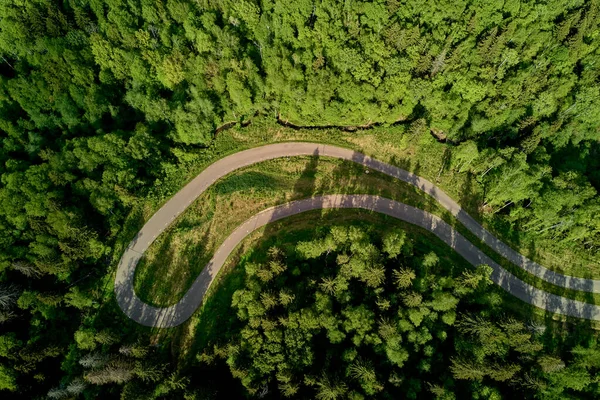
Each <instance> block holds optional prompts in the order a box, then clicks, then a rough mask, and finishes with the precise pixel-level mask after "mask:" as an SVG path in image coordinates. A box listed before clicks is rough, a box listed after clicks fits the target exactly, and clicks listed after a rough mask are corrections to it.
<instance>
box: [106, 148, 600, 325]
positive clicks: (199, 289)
mask: <svg viewBox="0 0 600 400" xmlns="http://www.w3.org/2000/svg"><path fill="white" fill-rule="evenodd" d="M301 155H314V156H326V157H334V158H339V159H343V160H348V161H353V162H355V163H358V164H361V165H364V166H366V167H368V168H369V169H372V170H376V171H379V172H382V173H384V174H386V175H389V176H391V177H394V178H397V179H399V180H401V181H404V182H407V183H409V184H411V185H413V186H415V187H417V188H418V189H420V190H422V191H423V192H425V193H426V194H428V195H429V196H431V197H433V198H434V199H435V200H437V201H438V202H439V203H440V205H441V206H442V207H444V208H445V209H446V210H448V211H449V212H450V213H451V214H452V215H454V216H455V217H456V218H457V219H458V220H459V221H460V222H461V223H462V224H463V225H464V226H465V227H466V228H467V229H468V230H469V231H471V232H472V233H473V234H475V235H476V236H477V237H478V238H479V239H480V240H482V241H483V242H485V243H486V244H487V245H488V246H490V248H492V249H493V250H494V251H496V252H497V253H498V254H500V255H501V256H503V257H504V258H506V259H508V260H509V261H511V262H512V263H514V264H515V265H517V266H519V267H521V268H523V269H524V270H525V271H527V272H529V273H531V274H533V275H535V276H537V277H539V278H542V279H543V280H545V281H548V282H550V283H552V284H554V285H557V286H560V287H564V288H568V289H574V290H580V291H585V292H593V293H600V281H598V280H591V279H585V278H578V277H571V276H566V275H562V274H560V273H557V272H554V271H551V270H548V269H547V268H545V267H543V266H541V265H539V264H537V263H535V262H533V261H531V260H529V259H528V258H527V257H525V256H523V255H521V254H520V253H518V252H516V251H515V250H513V249H512V248H510V247H509V246H507V245H506V244H504V243H503V242H501V241H500V240H499V239H497V238H496V237H495V236H493V235H492V234H491V233H490V232H488V231H487V230H486V229H484V228H483V227H482V226H481V225H480V224H479V223H478V222H477V221H475V220H474V219H473V218H472V217H471V216H470V215H468V214H467V213H466V212H465V211H464V210H463V209H462V208H461V207H460V206H459V205H458V204H457V203H456V202H455V201H454V200H452V199H451V198H450V197H449V196H448V195H447V194H446V193H444V192H443V191H442V190H441V189H439V188H438V187H437V186H435V185H434V184H433V183H431V182H429V181H428V180H426V179H424V178H421V177H419V176H417V175H415V174H413V173H411V172H408V171H405V170H403V169H401V168H398V167H395V166H393V165H390V164H386V163H384V162H382V161H378V160H376V159H373V158H371V157H368V156H366V155H364V154H361V153H358V152H355V151H353V150H349V149H345V148H341V147H336V146H329V145H323V144H317V143H303V142H286V143H278V144H272V145H266V146H262V147H257V148H253V149H249V150H245V151H241V152H239V153H235V154H232V155H230V156H227V157H225V158H222V159H221V160H219V161H217V162H215V163H213V164H211V165H210V166H209V167H207V168H206V169H205V170H204V171H202V172H201V173H200V174H199V175H198V176H196V177H195V178H194V179H193V180H192V181H191V182H190V183H188V184H187V185H186V186H185V187H184V188H183V189H181V190H180V191H179V192H178V193H177V194H175V195H174V196H173V197H172V198H171V199H170V200H169V201H167V202H166V203H165V204H164V205H163V206H162V207H161V208H160V209H159V210H158V211H157V212H156V213H155V214H154V215H153V216H152V217H151V218H150V219H149V220H148V222H146V224H145V225H144V226H143V227H142V229H141V230H140V231H139V232H138V233H137V235H136V236H135V238H134V239H133V241H132V242H131V243H130V244H129V246H128V247H127V249H126V250H125V252H124V254H123V256H122V257H121V260H120V262H119V265H118V268H117V274H116V278H115V294H116V298H117V302H118V304H119V306H120V307H121V309H122V310H123V312H124V313H125V314H126V315H127V316H128V317H130V318H131V319H133V320H135V321H136V322H138V323H140V324H142V325H145V326H151V327H161V328H167V327H173V326H177V325H179V324H181V323H183V322H185V321H186V320H187V319H188V318H189V317H190V316H191V315H192V314H193V312H194V311H195V310H196V309H197V308H198V307H199V306H200V304H201V303H202V299H203V297H204V295H205V293H206V291H207V290H208V288H209V286H210V284H211V283H212V281H213V280H214V278H215V277H216V275H217V273H218V272H219V269H220V268H221V266H222V265H223V264H224V263H225V261H226V260H227V257H228V255H229V254H230V253H231V252H232V251H233V250H234V249H235V247H236V246H237V245H238V244H239V243H240V242H241V241H242V240H243V239H244V238H245V237H246V236H247V235H248V234H250V233H251V232H252V231H254V230H256V229H259V228H260V227H262V226H264V225H266V224H268V223H270V222H273V221H277V220H279V219H282V218H285V217H288V216H292V215H294V214H298V213H301V212H305V211H309V210H316V209H324V208H361V209H366V210H371V211H375V212H379V213H382V214H386V215H389V216H391V217H394V218H397V219H400V220H403V221H406V222H409V223H411V224H414V225H417V226H420V227H422V228H424V229H427V230H428V231H430V232H432V233H433V234H435V235H436V236H437V237H439V238H440V239H441V240H442V241H444V242H445V243H446V244H448V245H449V246H450V247H451V248H452V249H454V250H455V251H456V252H457V253H459V254H460V255H461V256H463V257H464V258H465V259H466V260H467V261H468V262H469V263H471V264H472V265H479V264H488V265H489V266H491V267H492V269H493V273H492V276H491V279H492V281H494V282H495V283H496V284H498V285H499V286H501V287H502V288H503V289H505V290H506V291H508V292H509V293H511V294H512V295H514V296H516V297H518V298H519V299H521V300H523V301H525V302H527V303H529V304H532V305H534V306H537V307H539V308H542V309H546V310H548V311H550V312H554V313H559V314H564V315H568V316H573V317H579V318H586V319H593V320H600V307H598V306H595V305H593V304H588V303H584V302H580V301H577V300H571V299H567V298H564V297H561V296H557V295H554V294H550V293H547V292H545V291H543V290H540V289H537V288H535V287H533V286H531V285H529V284H526V283H525V282H523V281H521V280H520V279H518V278H517V277H515V276H514V275H512V274H511V273H509V272H508V271H506V270H504V269H503V268H502V267H501V266H500V265H498V264H497V263H496V262H494V261H493V260H492V259H491V258H489V257H488V256H487V255H485V253H483V252H482V251H481V250H479V249H478V248H477V247H476V246H474V245H473V244H472V243H470V242H469V241H468V240H467V239H465V238H464V237H463V236H462V235H461V234H459V233H458V232H457V231H456V230H455V229H454V228H452V227H451V226H450V225H449V224H447V223H446V222H444V221H443V220H442V219H441V218H439V217H437V216H435V215H432V214H430V213H428V212H426V211H423V210H420V209H418V208H414V207H411V206H408V205H406V204H403V203H400V202H397V201H394V200H390V199H386V198H382V197H379V196H371V195H340V194H338V195H329V196H321V197H314V198H310V199H305V200H298V201H293V202H291V203H288V204H283V205H280V206H276V207H272V208H269V209H267V210H264V211H262V212H260V213H258V214H256V215H254V216H253V217H251V218H250V219H249V220H247V221H246V222H244V223H243V224H242V225H240V226H239V227H238V228H237V229H236V230H235V231H234V232H233V233H232V234H231V235H230V236H229V237H228V238H227V239H226V240H225V241H224V242H223V244H222V245H221V246H220V247H219V249H218V250H217V252H216V253H215V255H214V256H213V258H212V259H211V260H210V261H209V262H208V264H207V265H206V267H205V268H204V270H203V271H202V272H201V273H200V275H198V277H197V278H196V280H195V281H194V283H193V284H192V286H191V288H190V289H189V290H188V292H187V293H186V294H185V295H184V297H183V298H182V299H181V300H180V301H179V302H178V303H177V304H175V305H173V306H170V307H164V308H157V307H153V306H150V305H148V304H146V303H144V302H143V301H142V300H140V299H139V298H138V297H137V296H136V294H135V291H134V285H133V281H134V276H135V268H136V265H137V263H138V261H139V260H140V258H141V257H142V255H143V253H144V252H145V251H146V250H147V249H148V247H149V246H150V244H152V242H153V241H154V240H155V239H156V237H157V236H158V235H160V234H161V233H162V232H163V231H164V230H165V229H166V228H167V226H169V225H170V224H171V223H172V222H173V221H174V220H175V219H176V218H177V216H179V214H181V213H182V212H183V211H184V210H185V209H186V208H187V207H188V206H189V205H190V204H191V203H192V202H193V201H194V200H195V199H196V198H197V197H198V196H200V195H201V194H202V193H203V192H204V191H205V190H206V189H207V188H208V187H209V186H210V185H212V184H213V183H215V182H216V181H217V180H218V179H220V178H221V177H223V176H225V175H227V174H228V173H230V172H232V171H234V170H236V169H239V168H242V167H245V166H248V165H251V164H255V163H258V162H261V161H265V160H270V159H274V158H280V157H288V156H301Z"/></svg>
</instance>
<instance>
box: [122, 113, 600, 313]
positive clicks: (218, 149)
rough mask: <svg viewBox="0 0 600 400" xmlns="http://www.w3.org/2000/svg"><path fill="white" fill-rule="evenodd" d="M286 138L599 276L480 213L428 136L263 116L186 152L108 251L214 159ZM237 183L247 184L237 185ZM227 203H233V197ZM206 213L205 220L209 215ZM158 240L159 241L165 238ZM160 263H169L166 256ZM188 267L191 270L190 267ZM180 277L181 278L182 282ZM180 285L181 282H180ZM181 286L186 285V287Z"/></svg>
mask: <svg viewBox="0 0 600 400" xmlns="http://www.w3.org/2000/svg"><path fill="white" fill-rule="evenodd" d="M286 140H287V141H290V140H296V141H317V142H322V143H329V144H335V145H340V146H343V147H347V148H353V149H356V150H358V151H361V152H363V153H365V154H368V155H371V156H373V157H376V158H378V159H380V160H382V161H386V162H389V163H392V164H395V165H398V166H400V167H402V168H405V169H407V170H410V171H412V172H415V173H417V174H419V175H421V176H423V177H425V178H427V179H429V180H431V181H434V182H436V184H437V185H439V186H440V187H441V188H443V189H444V191H446V192H447V193H448V194H449V195H451V196H452V197H453V198H454V199H456V200H457V201H458V202H459V203H460V204H461V205H462V206H463V207H464V208H465V210H467V211H468V212H469V214H471V215H472V216H473V217H474V218H476V219H478V220H479V221H480V222H482V223H483V225H484V226H486V228H488V229H489V230H490V231H492V232H494V233H495V234H496V235H497V236H498V237H499V238H500V239H502V240H503V241H504V242H506V243H508V244H509V245H511V246H512V247H513V248H514V249H516V250H517V251H519V252H521V253H523V254H525V255H527V256H528V257H530V258H532V259H534V260H536V261H538V262H540V263H541V264H543V265H544V266H546V267H548V268H550V269H554V270H556V271H559V272H561V273H565V274H569V275H574V276H584V277H596V276H600V263H598V261H597V260H594V259H593V258H592V257H591V256H588V255H587V254H585V253H583V254H582V253H576V252H575V251H573V250H572V249H565V248H557V247H556V245H555V243H552V242H550V241H545V242H541V241H537V242H534V241H533V239H532V238H531V237H530V236H528V235H526V234H523V233H520V232H516V231H514V230H513V229H512V228H511V227H510V226H507V225H506V224H502V223H501V222H500V220H499V219H498V218H495V217H494V216H493V215H488V214H485V213H482V212H481V210H480V204H481V203H482V200H481V199H482V190H483V188H481V187H480V186H479V184H477V183H476V182H473V180H472V179H471V177H470V176H468V175H466V174H464V173H458V172H456V171H453V170H452V169H451V167H450V165H451V164H450V160H449V159H448V148H447V146H446V145H444V144H441V143H438V142H436V141H435V140H434V139H433V138H432V137H429V136H425V137H422V138H421V139H420V140H419V141H417V140H415V138H413V137H411V136H410V135H408V134H405V127H404V126H394V127H390V128H375V129H373V130H369V131H363V132H355V133H348V132H341V131H338V130H327V129H325V130H293V129H290V128H284V127H281V126H280V125H277V124H275V123H273V122H271V121H269V120H267V119H265V118H257V119H255V121H254V122H253V124H252V125H250V126H249V127H247V128H234V129H231V130H228V131H225V132H222V133H221V134H220V135H219V137H217V138H216V139H215V141H214V142H213V144H212V145H211V147H210V148H208V149H199V150H198V151H197V153H195V154H191V155H190V154H187V155H186V156H185V157H182V159H181V160H180V162H181V163H182V164H183V168H178V169H175V170H174V171H173V173H172V174H169V175H168V176H166V177H165V179H164V180H163V181H161V182H159V183H158V184H157V185H156V187H154V188H153V190H152V191H151V193H150V194H149V196H147V197H146V198H145V199H139V200H140V201H139V202H138V203H137V205H136V207H135V209H134V210H133V211H132V213H131V214H130V218H129V220H128V221H127V222H126V224H125V229H124V230H123V231H122V232H121V234H120V236H119V238H118V240H117V245H116V246H115V251H114V253H113V254H114V255H115V259H118V257H119V256H120V254H121V253H122V251H123V249H124V247H125V246H127V244H128V242H129V240H131V237H133V235H134V234H135V232H136V231H137V230H138V229H139V228H141V226H142V225H143V222H144V221H145V220H147V219H148V218H149V217H150V216H151V215H152V213H153V212H154V211H155V210H157V209H158V208H159V207H160V205H162V204H163V203H164V202H165V201H166V200H167V199H168V198H169V197H170V196H171V195H173V194H174V193H175V192H176V191H177V190H179V188H181V187H182V186H183V185H184V184H185V183H186V182H188V181H189V180H191V179H192V178H193V177H194V176H196V175H197V174H198V173H199V172H200V171H201V170H202V169H204V168H205V167H206V166H207V165H209V164H211V163H213V162H214V161H216V160H217V159H219V158H222V157H224V156H226V155H228V154H232V153H235V152H237V151H240V150H243V149H247V148H251V147H255V146H260V145H264V144H267V143H275V142H281V141H286ZM298 165H300V166H296V167H291V166H290V168H292V169H293V168H301V165H302V164H301V163H300V164H298ZM267 172H268V171H267ZM344 177H345V175H343V174H340V176H337V177H335V178H336V179H343V178H344ZM279 178H281V177H279ZM269 179H271V177H269V176H268V174H267V175H265V174H263V173H262V172H261V173H258V174H255V175H246V176H243V177H242V176H240V175H237V181H235V180H233V181H229V183H228V184H227V185H226V186H225V187H223V188H222V192H223V193H225V192H227V191H229V192H231V193H233V192H235V188H236V187H246V188H248V189H250V188H251V186H252V185H255V184H260V185H262V186H267V185H268V184H274V183H275V182H274V181H271V182H269V181H268V180H269ZM241 180H246V181H245V182H242V181H241ZM279 183H281V182H279ZM289 183H290V182H289V179H288V182H287V184H288V185H289ZM283 184H284V185H285V182H283ZM335 186H337V187H342V185H341V184H339V185H335V184H332V185H331V189H336V188H335ZM272 187H273V188H274V189H275V188H276V186H272ZM274 192H275V190H273V196H279V194H277V193H274ZM372 192H373V191H370V192H369V193H372ZM329 193H333V192H329ZM348 193H349V192H348ZM421 196H422V194H421ZM199 201H207V199H199ZM232 201H235V199H233V200H232ZM429 201H430V199H429V198H428V197H427V196H423V199H422V201H421V204H423V203H427V202H429ZM273 204H277V203H273ZM416 205H418V204H416ZM209 211H210V210H209ZM214 211H215V210H214V209H213V210H212V212H214ZM258 211H260V210H258ZM188 212H190V211H188ZM205 215H207V216H208V215H209V214H205ZM162 236H165V235H162ZM162 236H161V238H162ZM159 239H160V238H159ZM162 240H163V241H164V238H163V239H162ZM156 246H160V245H159V244H158V243H155V244H154V245H153V247H156ZM187 250H188V251H194V250H195V248H193V247H192V248H188V249H187ZM184 258H185V257H184ZM165 260H168V258H166V259H165ZM190 267H191V268H194V266H190ZM154 275H155V277H156V278H157V279H159V281H160V280H162V279H163V277H162V276H160V275H158V274H156V273H155V274H154ZM182 279H184V280H185V279H187V278H182ZM179 281H181V280H180V279H179ZM146 285H148V286H150V287H151V286H153V285H154V283H153V282H151V281H147V283H146ZM181 287H185V285H183V286H181ZM142 290H147V291H155V289H151V288H147V289H143V288H142ZM159 291H160V290H159ZM149 297H152V296H149ZM156 301H157V304H161V303H162V300H160V298H157V300H156ZM168 302H169V301H168ZM170 302H172V301H170Z"/></svg>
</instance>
